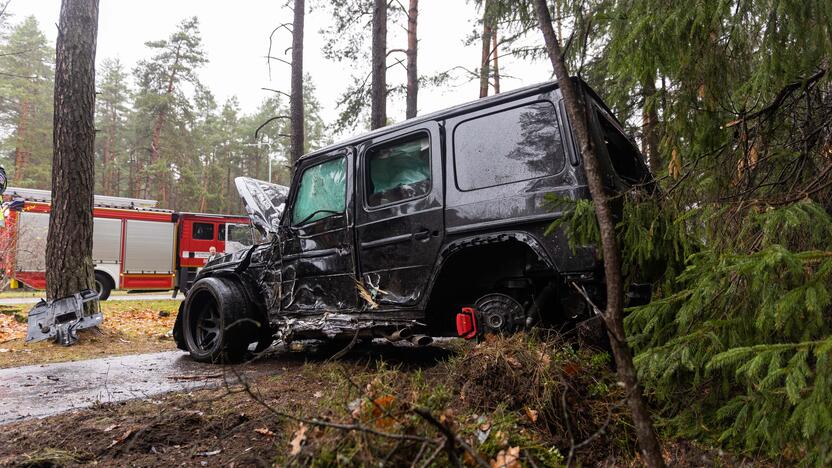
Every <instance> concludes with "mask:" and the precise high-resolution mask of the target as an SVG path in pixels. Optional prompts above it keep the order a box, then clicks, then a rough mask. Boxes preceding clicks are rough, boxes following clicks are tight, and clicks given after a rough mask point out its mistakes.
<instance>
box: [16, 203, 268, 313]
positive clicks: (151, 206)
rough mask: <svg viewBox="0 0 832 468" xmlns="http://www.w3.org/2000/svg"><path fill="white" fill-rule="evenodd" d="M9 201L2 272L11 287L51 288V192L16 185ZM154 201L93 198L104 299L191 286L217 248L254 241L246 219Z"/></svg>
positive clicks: (100, 287) (227, 249) (95, 247)
mask: <svg viewBox="0 0 832 468" xmlns="http://www.w3.org/2000/svg"><path fill="white" fill-rule="evenodd" d="M6 199H7V200H8V201H6V202H5V203H4V204H3V218H2V223H0V245H2V263H3V273H4V276H5V278H6V279H7V280H8V282H9V284H10V286H11V287H20V286H21V285H25V286H27V287H30V288H33V289H45V288H46V239H47V234H48V229H49V211H50V209H51V194H50V192H49V191H46V190H36V189H23V188H13V187H10V188H9V189H7V191H6ZM155 206H156V201H155V200H147V199H139V198H123V197H109V196H100V195H96V196H95V198H94V209H93V215H94V224H93V264H94V266H95V283H96V284H95V286H96V289H97V290H98V292H99V294H100V296H101V299H102V300H103V299H107V297H109V295H110V291H112V290H113V289H126V290H134V291H136V290H141V291H152V290H157V291H158V290H171V289H173V290H174V291H178V290H181V291H187V289H188V288H189V287H190V283H191V281H192V280H193V277H194V276H196V272H197V270H198V269H199V268H201V267H202V266H203V265H204V264H205V261H206V259H207V258H208V255H209V254H208V251H209V249H210V248H211V247H214V248H216V249H217V252H234V251H236V250H239V249H241V248H243V247H246V246H248V245H251V244H252V234H251V229H250V224H249V220H248V218H246V217H241V216H233V215H218V214H204V213H179V212H175V211H171V210H163V209H159V208H155ZM174 294H176V293H174Z"/></svg>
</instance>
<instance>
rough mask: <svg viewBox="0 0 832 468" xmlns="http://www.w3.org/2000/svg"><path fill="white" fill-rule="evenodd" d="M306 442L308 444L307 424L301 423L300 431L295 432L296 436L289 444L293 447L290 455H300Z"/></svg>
mask: <svg viewBox="0 0 832 468" xmlns="http://www.w3.org/2000/svg"><path fill="white" fill-rule="evenodd" d="M304 442H306V424H304V423H300V426H298V430H297V431H295V435H294V436H293V437H292V441H291V442H289V444H290V445H291V446H292V450H290V451H289V455H293V456H294V455H297V454H299V453H300V449H301V448H302V447H303V443H304Z"/></svg>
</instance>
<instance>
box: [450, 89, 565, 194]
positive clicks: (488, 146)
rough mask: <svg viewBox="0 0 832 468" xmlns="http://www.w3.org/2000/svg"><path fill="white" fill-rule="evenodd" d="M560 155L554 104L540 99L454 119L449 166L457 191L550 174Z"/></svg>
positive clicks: (556, 167) (559, 165)
mask: <svg viewBox="0 0 832 468" xmlns="http://www.w3.org/2000/svg"><path fill="white" fill-rule="evenodd" d="M564 162H565V159H564V152H563V141H561V135H560V129H559V127H558V120H557V116H556V114H555V106H554V105H553V104H552V103H551V102H547V101H540V102H535V103H532V104H527V105H525V106H521V107H515V108H513V109H507V110H504V111H500V112H496V113H494V114H489V115H485V116H482V117H478V118H475V119H471V120H466V121H465V122H462V123H460V124H459V125H457V126H456V128H455V129H454V166H455V169H456V181H457V186H458V187H459V189H460V190H476V189H481V188H486V187H493V186H495V185H503V184H510V183H512V182H520V181H523V180H529V179H536V178H539V177H545V176H548V175H554V174H557V173H558V172H560V170H561V169H562V168H563V165H564Z"/></svg>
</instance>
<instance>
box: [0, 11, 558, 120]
mask: <svg viewBox="0 0 832 468" xmlns="http://www.w3.org/2000/svg"><path fill="white" fill-rule="evenodd" d="M313 2H314V0H307V2H306V3H307V6H308V5H309V4H312V3H313ZM60 3H61V2H60V0H11V4H10V5H9V8H8V11H7V13H11V14H12V15H14V17H13V18H12V22H13V23H14V22H16V21H19V20H20V19H22V17H24V16H28V15H34V16H35V17H36V18H37V19H38V22H39V23H40V25H41V29H42V30H43V31H44V32H45V33H46V35H47V37H48V39H49V40H50V41H51V42H52V43H53V44H54V41H55V37H56V27H55V25H56V23H57V22H58V15H59V12H60ZM284 3H285V2H284V1H282V0H237V1H236V2H228V1H220V0H141V1H138V0H100V12H99V29H98V52H97V61H98V63H101V61H102V60H103V59H105V58H115V57H117V58H119V59H121V61H122V63H124V64H125V66H127V67H128V68H129V69H132V67H133V65H134V64H135V63H136V61H138V60H139V59H142V58H146V57H148V56H149V51H148V49H147V48H146V47H145V46H144V43H145V41H149V40H157V39H164V38H167V37H168V36H169V35H170V33H171V32H172V31H174V29H175V28H176V25H177V24H178V23H179V22H180V21H181V20H182V19H184V18H186V17H190V16H197V17H199V19H200V25H201V31H202V39H203V44H204V48H205V51H206V53H207V55H208V59H209V63H208V64H207V65H205V67H204V68H203V69H202V70H200V71H199V76H200V78H201V79H202V81H203V82H204V83H205V84H206V85H207V86H208V87H209V88H210V89H211V90H212V91H213V93H214V94H215V96H216V97H217V101H218V102H219V103H222V102H223V101H224V100H225V99H227V98H229V97H231V96H237V98H238V99H239V101H240V105H241V107H242V108H243V110H244V111H245V112H253V111H254V110H255V109H256V108H257V105H258V104H259V103H260V102H261V101H262V99H263V98H264V97H266V96H267V95H268V94H269V93H268V92H267V91H263V90H262V89H261V88H263V87H269V88H278V89H282V90H286V91H287V92H288V78H289V67H287V66H285V65H280V64H278V63H275V62H273V63H272V76H271V80H270V79H269V72H268V68H267V66H266V59H265V58H264V56H265V55H266V51H267V49H268V38H269V33H271V31H272V30H273V29H274V27H275V26H276V25H278V24H280V23H283V22H291V18H292V13H291V11H290V10H289V9H288V8H283V7H282V5H283V4H284ZM403 3H406V2H403ZM419 3H420V4H419V7H420V12H419V73H420V74H422V75H428V74H433V73H437V72H440V71H444V70H448V69H450V68H452V67H454V66H456V65H462V66H464V67H466V68H468V69H474V68H476V67H477V66H478V62H479V54H480V50H479V46H478V45H476V44H474V45H472V46H468V47H466V46H465V45H464V44H463V42H464V39H465V37H466V36H469V35H470V33H471V32H472V31H473V30H474V28H475V27H476V23H475V22H476V16H477V12H476V11H475V9H474V7H473V6H472V5H470V4H469V3H468V2H467V1H466V0H422V1H421V2H419ZM329 24H330V18H329V17H328V16H327V15H326V14H325V12H324V11H321V10H320V9H318V10H315V11H312V12H311V13H309V14H307V17H306V27H305V32H306V34H305V47H304V71H305V72H307V73H309V74H310V75H311V76H312V80H313V82H314V84H315V86H316V87H317V96H318V99H319V100H320V102H321V104H322V106H323V117H324V120H325V122H326V123H327V124H329V123H331V122H332V121H333V120H334V119H335V117H336V116H337V113H338V110H337V109H336V106H335V102H336V99H337V98H338V96H339V94H340V93H341V92H343V91H344V89H345V88H346V87H347V85H348V84H349V83H351V79H350V73H352V70H351V69H350V67H349V65H348V64H341V63H336V62H332V61H328V60H325V59H324V58H323V57H322V54H321V46H322V45H323V42H324V39H323V37H321V34H320V31H321V30H322V29H324V28H326V27H327V26H328V25H329ZM367 35H368V36H369V35H370V31H369V30H368V31H367ZM368 39H369V37H368ZM276 43H277V46H276V49H277V50H278V52H277V53H279V54H281V53H282V52H283V50H284V49H285V48H286V47H288V46H289V45H290V44H291V37H290V36H289V34H288V33H286V32H285V31H284V32H281V33H278V34H277V35H276ZM367 44H368V46H369V40H368V41H367ZM405 47H406V37H405V34H404V31H403V29H402V28H401V27H399V26H393V25H391V27H390V28H389V36H388V48H389V49H394V48H405ZM287 58H288V57H287ZM390 63H392V58H391V62H390ZM500 66H501V69H502V70H503V71H504V73H507V74H510V75H512V76H514V77H515V78H513V79H510V78H504V79H503V80H502V82H501V88H502V89H501V90H502V91H508V90H510V89H513V88H517V87H520V86H523V85H527V84H532V83H537V82H540V81H545V80H547V79H549V77H550V71H549V68H548V67H547V66H546V64H545V63H543V62H538V63H526V62H522V61H517V60H511V59H510V57H503V58H501V61H500ZM366 69H367V70H369V66H367V67H366ZM404 79H405V73H404V68H403V67H394V68H391V71H390V74H389V76H388V85H395V84H399V83H403V82H404ZM478 87H479V84H478V83H477V82H475V81H470V82H466V81H465V80H464V79H462V77H461V75H460V77H459V79H457V80H456V81H455V82H454V84H453V85H449V86H444V87H443V88H442V89H422V90H420V92H419V113H420V114H421V113H427V112H431V111H434V110H438V109H442V108H445V107H450V106H452V105H455V104H459V103H462V102H466V101H470V100H472V99H475V98H476V97H477V96H478V89H479V88H478ZM388 114H389V116H390V118H392V119H393V120H396V121H400V120H403V119H404V97H403V96H402V97H400V98H399V97H392V98H391V99H390V101H388Z"/></svg>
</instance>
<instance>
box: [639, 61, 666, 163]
mask: <svg viewBox="0 0 832 468" xmlns="http://www.w3.org/2000/svg"><path fill="white" fill-rule="evenodd" d="M655 80H656V77H655V76H650V77H648V78H647V79H646V80H645V81H644V84H643V85H642V94H643V98H644V107H643V108H642V123H643V131H644V148H643V149H642V152H643V153H644V154H646V155H647V161H648V162H649V163H650V171H651V172H652V173H653V175H654V176H655V175H656V174H658V173H659V172H660V171H661V170H662V157H661V155H660V154H659V113H658V112H656V105H655V103H654V104H653V105H650V106H648V105H647V101H648V99H650V98H652V97H653V96H655V94H656V82H655Z"/></svg>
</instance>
